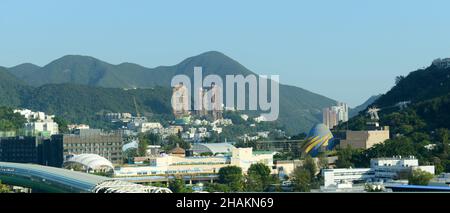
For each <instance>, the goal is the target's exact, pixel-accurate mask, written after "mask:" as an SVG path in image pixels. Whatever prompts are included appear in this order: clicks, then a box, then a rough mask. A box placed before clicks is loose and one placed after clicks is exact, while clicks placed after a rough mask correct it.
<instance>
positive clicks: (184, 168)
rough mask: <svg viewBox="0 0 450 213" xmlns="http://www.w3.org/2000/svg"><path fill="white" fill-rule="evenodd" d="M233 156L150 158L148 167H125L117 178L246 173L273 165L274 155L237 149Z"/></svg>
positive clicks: (249, 149) (162, 156)
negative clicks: (234, 170)
mask: <svg viewBox="0 0 450 213" xmlns="http://www.w3.org/2000/svg"><path fill="white" fill-rule="evenodd" d="M231 153H232V154H231V156H227V155H221V156H207V157H203V156H202V157H199V156H197V157H184V156H175V155H160V156H156V157H150V158H149V162H150V163H149V165H148V166H125V167H120V168H117V169H116V170H115V176H116V177H133V176H148V175H166V174H216V173H218V172H219V170H220V168H222V167H226V166H239V167H241V168H242V170H243V172H244V173H246V172H247V170H248V168H249V167H250V165H251V164H254V163H264V164H266V165H267V166H269V167H272V165H273V155H274V153H262V154H261V153H253V150H252V148H235V147H233V148H232V150H231Z"/></svg>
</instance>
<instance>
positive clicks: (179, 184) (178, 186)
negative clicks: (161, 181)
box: [169, 177, 193, 193]
mask: <svg viewBox="0 0 450 213" xmlns="http://www.w3.org/2000/svg"><path fill="white" fill-rule="evenodd" d="M169 189H170V190H172V192H173V193H192V192H193V190H192V189H191V188H189V187H186V184H185V183H184V181H183V179H182V178H179V177H177V178H175V179H173V180H171V181H170V182H169Z"/></svg>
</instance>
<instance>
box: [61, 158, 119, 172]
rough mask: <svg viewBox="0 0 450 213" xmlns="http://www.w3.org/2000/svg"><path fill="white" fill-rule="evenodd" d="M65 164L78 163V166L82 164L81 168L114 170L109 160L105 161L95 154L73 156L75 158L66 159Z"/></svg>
mask: <svg viewBox="0 0 450 213" xmlns="http://www.w3.org/2000/svg"><path fill="white" fill-rule="evenodd" d="M66 163H79V164H82V165H83V166H86V167H88V168H91V169H94V170H96V169H100V168H105V167H109V168H111V169H114V166H113V165H112V163H111V162H110V161H109V160H107V159H106V158H104V157H102V156H100V155H96V154H80V155H75V156H73V157H71V158H70V159H68V160H67V161H66Z"/></svg>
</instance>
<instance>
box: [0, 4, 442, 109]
mask: <svg viewBox="0 0 450 213" xmlns="http://www.w3.org/2000/svg"><path fill="white" fill-rule="evenodd" d="M449 8H450V1H445V0H442V1H438V0H427V1H426V0H423V1H415V0H395V1H392V0H372V1H369V0H365V1H361V0H353V1H350V0H340V1H336V0H329V1H323V0H322V1H321V0H314V1H313V0H311V1H299V0H293V1H262V0H255V1H250V0H246V1H234V0H226V1H225V0H223V1H220V3H219V1H210V0H202V1H199V0H180V1H174V0H169V1H168V0H164V1H162V0H161V1H133V0H129V1H125V0H123V1H116V0H104V1H93V0H90V1H88V0H72V1H68V0H67V1H61V0H40V1H34V0H29V1H24V0H2V2H1V4H0V26H1V31H0V50H1V57H0V65H1V66H6V67H9V66H14V65H17V64H20V63H23V62H31V63H34V64H37V65H41V66H42V65H45V64H47V63H48V62H50V61H51V60H54V59H56V58H59V57H61V56H63V55H66V54H82V55H90V56H94V57H96V58H99V59H102V60H104V61H107V62H110V63H114V64H118V63H121V62H134V63H138V64H141V65H144V66H147V67H155V66H158V65H173V64H176V63H178V62H180V61H181V60H183V59H184V58H186V57H189V56H193V55H196V54H199V53H202V52H205V51H209V50H217V51H221V52H223V53H225V54H227V55H228V56H230V57H232V58H234V59H236V60H237V61H239V62H241V63H242V64H243V65H244V66H246V67H247V68H249V69H250V70H252V71H255V72H257V73H259V74H279V75H280V80H281V81H282V82H283V83H287V84H292V85H296V86H300V87H302V88H305V89H308V90H311V91H313V92H317V93H320V94H323V95H325V96H328V97H330V98H333V99H336V100H340V101H344V102H347V103H349V104H350V105H351V106H354V105H357V104H360V103H362V102H363V101H364V100H365V99H367V98H368V97H369V96H371V95H373V94H378V93H383V92H385V91H387V90H388V89H389V88H391V87H392V85H393V84H394V78H395V76H397V75H405V74H407V73H408V72H410V71H413V70H415V69H417V68H421V67H423V66H428V65H429V64H430V63H431V61H432V60H433V59H435V58H438V57H450V27H449V26H450V12H449Z"/></svg>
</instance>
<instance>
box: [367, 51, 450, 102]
mask: <svg viewBox="0 0 450 213" xmlns="http://www.w3.org/2000/svg"><path fill="white" fill-rule="evenodd" d="M449 60H450V59H449ZM396 82H397V83H396V85H395V86H394V87H393V88H392V89H391V90H390V91H388V92H387V93H386V94H384V95H382V96H381V97H380V98H379V99H378V100H377V101H375V103H374V104H375V105H377V106H378V107H389V106H392V105H395V104H397V103H398V102H402V101H411V102H412V103H415V102H419V101H424V100H427V99H432V98H435V97H439V96H442V95H446V94H447V93H448V92H450V66H445V65H444V66H442V65H440V64H437V63H433V64H431V65H430V66H429V67H427V68H425V69H420V70H417V71H414V72H411V73H410V74H409V75H408V76H407V77H403V76H399V77H397V80H396Z"/></svg>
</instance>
